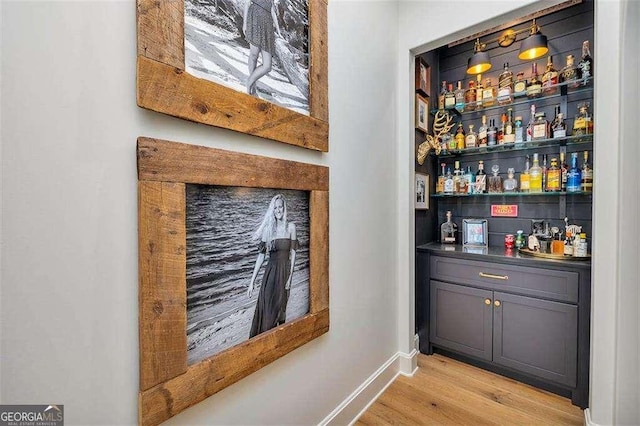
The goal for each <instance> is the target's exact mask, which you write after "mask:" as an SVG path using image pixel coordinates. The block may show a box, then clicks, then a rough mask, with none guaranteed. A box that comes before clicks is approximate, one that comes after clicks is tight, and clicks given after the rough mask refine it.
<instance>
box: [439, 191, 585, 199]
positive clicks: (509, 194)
mask: <svg viewBox="0 0 640 426" xmlns="http://www.w3.org/2000/svg"><path fill="white" fill-rule="evenodd" d="M592 194H593V192H591V191H579V192H560V191H550V192H485V193H482V194H431V198H467V197H558V196H563V195H568V196H570V197H575V196H579V195H592Z"/></svg>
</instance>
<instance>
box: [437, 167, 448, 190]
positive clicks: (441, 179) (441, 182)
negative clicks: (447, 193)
mask: <svg viewBox="0 0 640 426" xmlns="http://www.w3.org/2000/svg"><path fill="white" fill-rule="evenodd" d="M446 165H447V164H446V163H441V164H440V166H441V167H442V173H441V174H440V176H438V181H437V182H436V193H437V194H443V193H444V180H445V179H446V177H445V175H444V168H445V166H446Z"/></svg>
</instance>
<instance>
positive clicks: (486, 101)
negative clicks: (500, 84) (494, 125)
mask: <svg viewBox="0 0 640 426" xmlns="http://www.w3.org/2000/svg"><path fill="white" fill-rule="evenodd" d="M496 96H497V91H496V88H495V87H494V86H492V85H491V79H490V78H487V79H486V80H485V81H484V88H483V89H482V106H483V107H485V108H486V107H491V106H494V105H495V104H496Z"/></svg>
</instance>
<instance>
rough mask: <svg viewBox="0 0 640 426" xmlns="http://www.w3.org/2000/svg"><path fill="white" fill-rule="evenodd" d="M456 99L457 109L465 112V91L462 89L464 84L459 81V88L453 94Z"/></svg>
mask: <svg viewBox="0 0 640 426" xmlns="http://www.w3.org/2000/svg"><path fill="white" fill-rule="evenodd" d="M453 96H454V97H455V100H456V103H455V106H454V107H455V109H457V110H458V111H459V112H464V89H463V88H462V82H461V81H460V80H458V88H457V89H456V90H455V91H454V92H453Z"/></svg>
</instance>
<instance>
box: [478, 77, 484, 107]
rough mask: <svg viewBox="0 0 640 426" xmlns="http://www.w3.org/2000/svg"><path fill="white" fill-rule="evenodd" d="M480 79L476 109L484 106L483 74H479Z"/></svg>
mask: <svg viewBox="0 0 640 426" xmlns="http://www.w3.org/2000/svg"><path fill="white" fill-rule="evenodd" d="M476 77H477V79H478V81H477V82H476V109H480V108H482V90H483V89H484V87H483V86H482V74H478V75H477V76H476Z"/></svg>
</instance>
